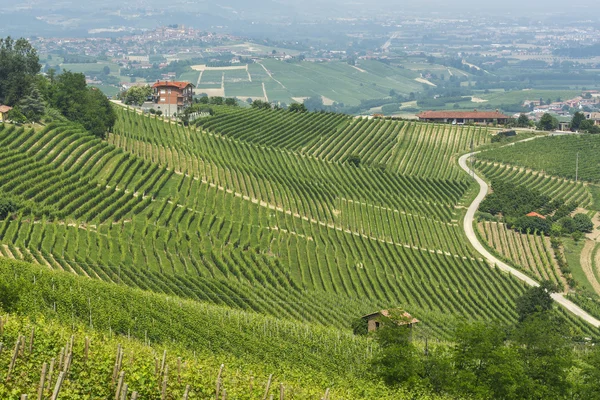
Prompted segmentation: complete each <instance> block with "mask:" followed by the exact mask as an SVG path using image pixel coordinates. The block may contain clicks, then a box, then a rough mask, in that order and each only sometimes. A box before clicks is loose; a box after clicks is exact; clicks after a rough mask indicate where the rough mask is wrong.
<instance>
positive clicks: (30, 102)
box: [19, 85, 45, 122]
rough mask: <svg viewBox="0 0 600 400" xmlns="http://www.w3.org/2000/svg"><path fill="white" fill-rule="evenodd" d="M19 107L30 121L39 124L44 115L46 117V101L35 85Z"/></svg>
mask: <svg viewBox="0 0 600 400" xmlns="http://www.w3.org/2000/svg"><path fill="white" fill-rule="evenodd" d="M19 106H20V108H21V112H22V113H23V115H24V116H25V117H26V118H27V120H29V121H32V122H39V120H40V119H41V117H42V115H44V111H45V106H44V101H43V99H42V95H41V94H40V91H39V90H38V88H37V87H36V86H35V85H34V86H32V88H31V92H30V93H29V95H27V96H25V97H24V98H22V99H21V101H20V102H19Z"/></svg>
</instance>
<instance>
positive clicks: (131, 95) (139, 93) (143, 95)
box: [120, 85, 152, 106]
mask: <svg viewBox="0 0 600 400" xmlns="http://www.w3.org/2000/svg"><path fill="white" fill-rule="evenodd" d="M151 95H152V88H151V87H150V86H149V85H146V86H132V87H130V88H129V89H127V90H126V91H124V92H122V93H121V94H120V97H121V99H122V100H123V103H125V104H128V105H135V106H141V105H142V104H144V102H145V101H147V100H148V97H149V96H151Z"/></svg>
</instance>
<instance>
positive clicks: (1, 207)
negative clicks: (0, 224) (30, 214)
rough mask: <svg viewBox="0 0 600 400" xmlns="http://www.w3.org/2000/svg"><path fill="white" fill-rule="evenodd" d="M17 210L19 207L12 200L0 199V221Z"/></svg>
mask: <svg viewBox="0 0 600 400" xmlns="http://www.w3.org/2000/svg"><path fill="white" fill-rule="evenodd" d="M18 209H19V207H18V206H17V204H16V203H15V202H13V201H12V200H10V199H4V198H1V197H0V219H5V218H6V217H8V216H9V215H11V214H12V213H14V212H16V211H17V210H18Z"/></svg>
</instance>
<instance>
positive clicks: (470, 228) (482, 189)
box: [458, 138, 600, 328]
mask: <svg viewBox="0 0 600 400" xmlns="http://www.w3.org/2000/svg"><path fill="white" fill-rule="evenodd" d="M531 139H534V138H531ZM477 153H479V152H478V151H476V152H473V153H468V154H465V155H463V156H462V157H460V158H459V159H458V164H459V165H460V167H461V168H462V169H463V170H465V171H466V172H467V173H468V174H469V175H470V176H472V177H473V178H474V179H475V180H476V181H477V183H478V184H479V193H478V194H477V197H475V200H473V202H472V203H471V205H470V206H469V208H468V209H467V214H466V215H465V219H464V225H463V226H464V230H465V233H466V235H467V238H468V239H469V242H471V245H472V246H473V247H474V248H475V250H477V251H478V252H479V253H480V254H481V255H482V256H483V258H484V259H485V260H487V261H488V262H489V263H490V264H491V265H495V266H496V267H497V268H499V269H501V270H502V271H505V272H508V273H509V274H512V275H514V276H515V277H517V278H518V279H520V280H522V281H523V282H525V283H527V284H528V285H529V286H539V283H537V282H536V281H535V280H533V279H531V278H530V277H529V276H527V275H525V274H524V273H523V272H521V271H519V270H517V269H515V268H513V267H511V266H510V265H508V264H506V263H504V262H502V261H500V260H499V259H497V258H496V257H494V256H493V255H492V254H491V253H490V252H489V251H487V250H486V249H485V247H483V245H482V244H481V243H480V242H479V239H478V238H477V235H475V228H474V224H473V220H474V219H475V212H476V211H477V209H478V208H479V204H481V202H482V201H483V199H484V198H485V196H486V195H487V192H488V184H487V183H486V182H485V181H484V180H483V179H481V178H480V177H479V176H478V175H477V174H476V173H475V171H473V170H472V169H471V168H469V166H468V165H467V160H468V159H469V158H470V157H471V156H473V155H475V154H477ZM552 298H553V299H554V301H556V302H557V303H558V304H560V305H561V306H563V307H564V308H566V309H567V310H568V311H570V312H571V313H573V314H575V315H576V316H578V317H579V318H581V319H583V320H584V321H586V322H588V323H590V324H591V325H593V326H595V327H596V328H600V320H598V319H596V318H594V317H593V316H591V315H590V314H588V313H587V312H586V311H584V310H583V309H581V308H580V307H579V306H578V305H576V304H575V303H573V302H572V301H570V300H567V299H566V298H565V297H564V296H563V294H562V293H552Z"/></svg>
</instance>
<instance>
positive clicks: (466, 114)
mask: <svg viewBox="0 0 600 400" xmlns="http://www.w3.org/2000/svg"><path fill="white" fill-rule="evenodd" d="M417 117H418V118H419V120H420V121H425V122H439V123H446V124H447V123H452V124H459V125H462V124H492V123H498V124H504V123H506V121H507V120H508V118H509V117H508V116H507V115H504V114H502V113H500V112H498V110H496V111H477V110H474V111H424V112H422V113H420V114H419V115H417Z"/></svg>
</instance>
